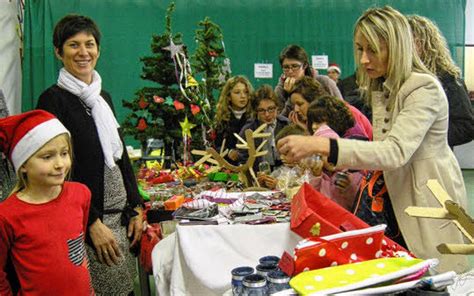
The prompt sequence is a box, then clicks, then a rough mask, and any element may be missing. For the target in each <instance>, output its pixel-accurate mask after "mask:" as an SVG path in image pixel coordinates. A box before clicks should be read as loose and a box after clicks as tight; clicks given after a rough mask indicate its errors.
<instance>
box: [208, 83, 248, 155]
mask: <svg viewBox="0 0 474 296" xmlns="http://www.w3.org/2000/svg"><path fill="white" fill-rule="evenodd" d="M252 92H253V87H252V84H250V81H249V80H248V79H247V78H246V77H245V76H234V77H232V78H229V79H228V80H227V82H226V83H225V85H224V87H223V88H222V92H221V94H220V96H219V101H218V102H217V112H216V140H215V146H216V148H217V149H221V147H222V145H224V146H225V147H224V150H225V149H229V150H230V152H229V154H228V160H230V161H231V162H232V163H235V161H236V160H237V158H238V151H237V150H236V148H235V145H236V144H237V138H236V137H235V136H234V133H236V134H238V133H239V132H240V130H241V128H242V127H243V126H244V124H245V123H246V122H247V120H248V119H249V118H250V117H251V116H252V104H251V102H250V100H251V95H252ZM224 140H225V143H224Z"/></svg>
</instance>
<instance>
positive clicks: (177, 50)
mask: <svg viewBox="0 0 474 296" xmlns="http://www.w3.org/2000/svg"><path fill="white" fill-rule="evenodd" d="M163 49H164V50H168V51H170V52H171V57H173V58H174V56H175V55H176V54H178V53H181V52H183V45H182V44H179V45H176V44H174V42H173V39H172V38H170V45H168V46H165V47H163Z"/></svg>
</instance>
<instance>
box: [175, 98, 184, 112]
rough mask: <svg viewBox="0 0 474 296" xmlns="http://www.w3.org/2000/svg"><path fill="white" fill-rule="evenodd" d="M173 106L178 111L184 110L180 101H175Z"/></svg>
mask: <svg viewBox="0 0 474 296" xmlns="http://www.w3.org/2000/svg"><path fill="white" fill-rule="evenodd" d="M173 105H174V108H175V109H176V111H178V110H182V109H184V104H183V103H181V102H180V101H178V100H174V102H173Z"/></svg>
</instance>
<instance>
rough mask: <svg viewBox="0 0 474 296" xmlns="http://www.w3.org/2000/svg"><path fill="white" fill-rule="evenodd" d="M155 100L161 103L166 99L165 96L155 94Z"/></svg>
mask: <svg viewBox="0 0 474 296" xmlns="http://www.w3.org/2000/svg"><path fill="white" fill-rule="evenodd" d="M153 101H154V102H155V103H157V104H161V103H163V102H164V101H165V99H163V98H162V97H160V96H157V95H154V96H153Z"/></svg>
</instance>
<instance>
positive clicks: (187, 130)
mask: <svg viewBox="0 0 474 296" xmlns="http://www.w3.org/2000/svg"><path fill="white" fill-rule="evenodd" d="M179 125H180V126H181V130H182V132H181V134H182V135H183V144H184V149H183V162H184V164H185V165H186V164H187V163H188V159H189V157H188V154H189V151H188V149H189V148H188V147H189V143H188V142H190V141H191V129H192V128H194V127H196V125H195V124H194V123H191V122H189V120H188V116H186V117H185V118H184V121H180V122H179Z"/></svg>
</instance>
